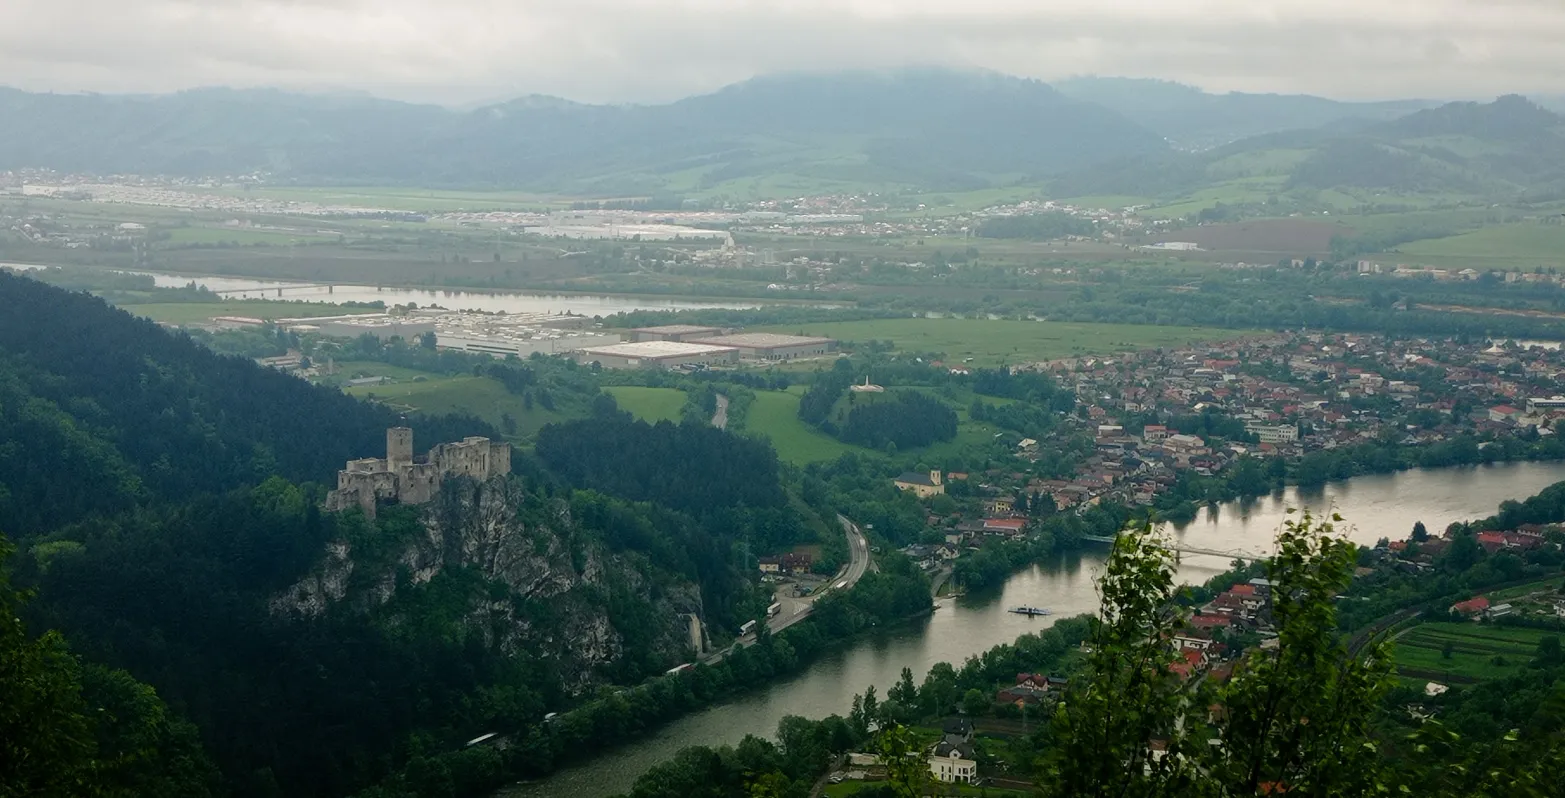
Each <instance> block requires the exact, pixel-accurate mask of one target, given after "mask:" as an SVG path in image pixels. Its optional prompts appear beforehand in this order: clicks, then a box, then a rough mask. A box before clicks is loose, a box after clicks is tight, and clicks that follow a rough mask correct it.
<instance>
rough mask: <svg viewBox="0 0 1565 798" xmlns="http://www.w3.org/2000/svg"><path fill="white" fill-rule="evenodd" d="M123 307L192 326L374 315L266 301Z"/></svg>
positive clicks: (363, 310)
mask: <svg viewBox="0 0 1565 798" xmlns="http://www.w3.org/2000/svg"><path fill="white" fill-rule="evenodd" d="M120 307H122V308H124V309H125V310H128V311H130V312H131V313H134V314H136V315H137V316H145V317H147V318H149V319H152V320H153V321H161V322H167V323H169V324H193V323H197V322H203V321H206V320H208V319H210V318H212V317H213V316H246V317H249V318H252V319H266V320H268V321H270V320H272V319H293V318H303V317H314V316H341V315H344V314H347V313H374V312H375V311H373V310H368V309H366V308H345V307H343V306H341V305H323V304H321V303H318V302H272V301H268V300H264V299H234V300H230V301H228V302H149V303H147V304H144V305H141V304H123V305H121V306H120Z"/></svg>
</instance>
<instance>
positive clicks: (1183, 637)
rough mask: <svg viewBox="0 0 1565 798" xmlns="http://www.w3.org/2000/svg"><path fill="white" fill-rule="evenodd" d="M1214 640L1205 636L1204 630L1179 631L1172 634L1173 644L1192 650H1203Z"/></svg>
mask: <svg viewBox="0 0 1565 798" xmlns="http://www.w3.org/2000/svg"><path fill="white" fill-rule="evenodd" d="M1214 642H1216V641H1214V640H1212V638H1210V637H1207V636H1206V633H1205V632H1181V633H1179V634H1176V635H1174V645H1176V646H1179V647H1180V648H1184V649H1190V650H1192V651H1205V650H1207V649H1209V648H1211V647H1212V644H1213V643H1214Z"/></svg>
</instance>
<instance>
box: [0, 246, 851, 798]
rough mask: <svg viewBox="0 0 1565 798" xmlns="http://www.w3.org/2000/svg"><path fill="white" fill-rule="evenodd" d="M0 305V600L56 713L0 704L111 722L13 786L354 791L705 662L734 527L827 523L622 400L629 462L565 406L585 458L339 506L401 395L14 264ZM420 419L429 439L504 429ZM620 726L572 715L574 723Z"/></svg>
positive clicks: (750, 460)
mask: <svg viewBox="0 0 1565 798" xmlns="http://www.w3.org/2000/svg"><path fill="white" fill-rule="evenodd" d="M0 303H3V304H4V306H5V307H6V308H7V312H6V314H5V315H3V316H0V533H4V534H5V536H6V537H0V554H3V553H4V551H3V550H4V548H5V546H7V545H9V544H7V543H6V540H7V539H9V540H10V541H14V543H15V549H16V554H15V556H13V557H11V558H10V561H9V562H7V563H6V564H5V565H4V568H5V572H4V576H5V577H6V578H8V579H10V580H11V581H10V582H7V581H6V578H0V615H4V616H5V617H8V618H15V617H17V616H19V617H20V618H21V621H20V622H18V623H14V624H10V625H8V626H6V627H5V629H3V630H0V631H3V632H4V639H3V641H0V642H3V643H4V649H3V650H0V660H3V663H0V664H3V665H4V668H5V670H3V671H0V672H3V673H4V674H6V678H7V679H8V680H9V679H10V678H11V674H13V673H16V674H25V675H26V676H25V678H29V679H32V678H34V677H33V676H32V675H31V674H34V673H35V672H36V673H37V674H39V675H38V676H37V679H38V681H37V684H38V686H39V689H38V695H37V696H29V698H28V699H27V700H28V701H29V702H31V703H30V704H29V705H37V706H39V707H43V706H46V705H48V706H53V707H56V708H58V712H59V713H60V714H59V717H58V718H56V719H55V720H50V718H52V717H55V716H52V715H40V716H39V717H38V718H23V717H11V716H10V715H5V716H4V717H0V733H3V734H4V736H6V737H7V738H13V736H14V739H26V735H28V734H30V732H29V731H28V729H30V728H32V726H29V725H27V723H33V722H35V723H38V724H49V723H56V724H64V723H66V722H67V721H66V720H64V718H70V720H69V723H71V724H76V727H79V729H80V730H81V733H82V734H85V735H90V736H92V737H93V738H94V740H95V742H93V743H91V744H88V743H86V742H83V744H82V745H79V746H76V747H74V748H69V749H68V750H67V749H66V748H62V749H61V750H60V751H59V759H58V765H59V766H58V768H56V769H55V770H57V771H58V772H54V771H51V770H50V769H48V768H43V769H36V768H35V769H34V770H31V771H28V772H26V773H16V774H13V773H12V772H11V771H8V770H6V769H5V768H6V767H7V765H6V764H5V763H0V784H10V783H24V784H32V785H35V786H36V789H35V790H33V791H34V792H38V791H43V792H45V793H47V792H48V789H53V787H48V788H47V789H46V787H47V786H48V785H52V784H54V783H56V782H68V783H70V784H75V785H76V786H77V787H81V790H80V791H77V790H69V789H68V790H65V791H64V792H61V791H59V790H56V791H55V792H54V793H53V794H62V795H64V794H72V795H74V794H93V793H94V792H95V791H97V790H98V786H97V785H100V784H104V783H109V782H112V783H113V784H114V785H118V788H122V789H123V790H124V791H123V792H121V793H113V794H125V795H153V794H156V795H160V796H186V795H189V796H196V795H212V794H231V795H239V796H281V795H288V796H334V795H345V794H349V793H352V792H355V791H358V790H362V789H365V788H367V787H369V786H370V785H372V784H374V783H376V782H379V781H381V780H383V779H385V778H386V777H387V776H388V775H389V774H392V773H398V772H401V771H403V770H404V769H410V771H411V772H417V771H418V768H419V767H420V766H419V765H418V763H419V762H420V761H421V757H425V756H434V755H439V754H444V753H447V752H451V751H456V750H460V749H461V744H462V743H463V742H464V741H465V740H468V739H471V738H473V737H476V736H478V735H480V734H484V733H487V732H491V731H494V732H503V733H506V734H533V733H534V732H535V731H536V728H537V724H538V723H539V722H540V720H541V719H542V717H543V715H544V714H546V713H548V712H550V711H557V710H565V709H568V708H569V707H571V706H572V705H574V704H577V703H578V702H580V701H582V700H584V698H585V697H587V696H590V695H591V693H592V691H593V690H594V689H595V688H596V687H597V686H599V685H603V684H610V683H613V684H622V685H630V684H636V683H638V682H640V681H641V680H643V679H644V678H646V677H648V676H652V675H657V674H661V673H662V672H663V671H665V670H666V669H667V668H668V667H670V666H671V665H673V664H677V663H679V662H683V661H687V660H688V659H689V658H690V657H691V656H692V654H691V651H690V644H689V636H688V617H690V616H692V615H693V616H696V617H700V618H702V619H703V620H705V621H706V622H707V624H708V626H709V628H711V629H712V630H714V632H713V634H715V635H719V636H721V637H726V636H727V635H728V634H731V631H729V630H732V629H735V628H737V626H738V625H739V623H740V622H741V621H742V620H743V619H745V618H750V617H755V615H757V614H758V613H761V612H762V611H763V610H764V607H765V606H766V604H767V603H768V602H769V601H770V599H769V598H768V597H767V595H766V594H765V593H763V592H761V591H758V590H755V589H753V588H752V585H751V580H750V578H748V573H749V572H748V570H747V569H746V568H745V564H746V563H745V560H744V559H743V558H742V557H738V556H736V554H737V552H738V548H737V544H738V542H739V541H752V542H753V545H755V546H757V547H760V546H763V545H767V546H770V545H781V544H785V543H788V542H791V541H792V540H794V539H795V538H797V537H798V536H800V535H801V534H802V535H814V534H815V532H814V531H813V529H818V528H820V527H821V522H820V520H819V519H818V518H815V517H813V516H814V511H813V510H811V509H810V508H808V507H806V506H804V505H803V504H802V503H800V502H799V501H797V500H796V499H790V498H789V492H788V491H787V490H785V489H784V486H783V484H782V478H783V477H782V475H781V474H779V469H778V466H777V461H776V456H775V455H774V454H773V453H772V452H771V451H770V449H768V448H766V447H765V446H763V445H758V444H754V443H753V442H750V441H746V440H743V439H739V438H736V437H734V436H730V435H727V434H725V433H722V432H720V431H717V430H713V429H711V428H710V427H707V426H704V425H699V426H693V427H674V426H664V427H658V428H651V427H647V426H646V425H644V424H635V423H632V422H629V421H628V419H626V420H622V419H621V417H620V416H619V414H618V413H617V411H615V410H614V408H613V407H612V402H609V403H608V406H606V407H605V408H602V411H601V412H602V413H604V414H607V416H610V417H604V418H600V419H597V420H595V421H594V422H592V424H593V425H596V428H597V430H599V431H602V430H609V431H610V432H611V433H614V434H615V435H619V436H620V441H621V442H622V443H623V442H625V441H627V440H630V438H631V437H634V436H637V435H639V436H641V437H642V438H646V440H644V441H641V442H640V444H639V445H638V448H636V449H635V450H636V451H639V452H641V453H643V454H645V455H647V459H644V460H643V461H642V464H643V466H645V467H644V468H641V469H639V470H634V471H626V472H623V473H621V472H619V471H617V470H616V469H614V468H613V467H612V464H613V459H612V458H613V456H614V455H613V450H612V445H613V441H612V440H608V439H605V438H603V437H602V436H601V435H593V434H590V433H591V432H593V427H591V426H589V427H573V428H565V429H561V430H555V431H551V432H550V433H549V435H547V436H545V437H546V438H548V439H549V440H551V441H553V442H554V444H555V445H556V446H557V447H559V448H560V450H561V451H568V452H576V453H578V459H579V462H577V463H576V465H570V464H569V463H567V462H565V461H556V464H558V465H559V466H560V468H559V470H558V471H556V470H554V469H551V468H550V467H549V466H550V465H551V464H549V463H542V462H539V461H537V460H535V459H533V458H531V457H529V456H527V455H526V454H524V453H518V454H517V456H516V457H515V458H514V459H515V466H514V472H515V473H514V474H513V476H511V477H510V478H503V477H497V478H494V479H491V480H489V481H488V482H485V483H482V484H480V483H476V482H474V481H472V480H469V479H466V478H461V479H449V480H447V481H446V483H445V484H444V485H443V486H442V487H441V489H440V491H439V493H438V494H437V496H436V497H435V500H434V501H432V502H430V503H429V504H425V505H420V506H409V505H401V506H399V505H387V506H383V507H381V508H380V510H379V512H378V513H377V515H376V517H375V518H373V519H371V518H368V517H366V516H365V515H364V514H363V513H362V512H360V511H359V510H357V509H354V510H351V511H348V512H345V513H327V512H323V511H322V510H321V504H322V499H323V498H324V492H325V485H323V484H322V483H327V482H330V481H332V478H333V477H334V475H335V472H336V470H337V469H338V468H341V466H342V463H343V462H344V461H346V460H348V459H350V458H358V457H365V456H374V455H377V454H380V453H382V452H383V451H384V446H385V428H386V427H387V426H388V425H391V424H393V423H397V422H398V421H404V420H403V419H399V418H397V417H396V416H394V415H392V414H391V413H390V412H389V411H387V410H385V409H383V408H381V407H379V406H377V405H374V404H371V403H366V402H361V401H359V400H357V399H354V398H351V397H348V396H346V395H344V394H342V393H340V392H338V391H336V390H335V389H330V388H323V387H315V386H311V385H309V384H307V383H305V382H303V381H300V380H298V379H296V378H293V377H290V376H287V375H284V374H282V373H279V372H275V371H271V370H265V369H262V368H260V367H258V366H257V365H256V364H254V363H253V362H251V361H249V360H246V359H243V358H234V357H226V356H221V355H217V354H214V353H213V352H211V351H209V350H207V349H206V348H204V347H202V346H200V345H198V344H197V343H195V342H193V341H191V340H189V339H188V338H185V337H183V336H182V335H180V334H175V333H170V332H167V331H164V330H162V329H160V328H158V327H157V326H155V325H153V324H151V323H150V322H146V321H144V320H140V319H136V318H133V317H132V316H130V315H129V314H126V313H124V312H121V311H119V310H115V309H112V308H110V307H109V306H107V305H106V304H104V303H103V302H102V301H100V300H97V299H94V298H92V297H89V296H87V295H85V294H75V293H69V292H66V291H63V290H61V289H58V288H53V287H50V286H46V285H44V284H42V283H38V282H34V281H31V280H28V279H25V278H21V277H16V276H10V275H6V274H0ZM405 422H406V423H408V424H409V425H411V426H413V427H414V428H415V431H416V435H417V441H418V444H419V445H418V448H419V449H423V448H425V447H426V446H429V445H433V444H434V443H437V442H439V441H443V440H451V439H456V438H460V437H463V436H466V435H474V434H481V435H494V434H495V433H494V431H493V430H490V429H489V428H488V427H487V426H486V425H484V424H482V423H481V422H478V421H475V420H473V419H469V418H425V417H413V418H408V419H405ZM578 437H580V440H579V441H578V440H576V439H577V438H578ZM631 443H632V444H633V445H634V444H636V442H635V441H631ZM601 456H609V457H610V458H611V459H609V460H607V461H600V460H597V458H599V457H601ZM581 458H585V459H581ZM670 463H680V464H686V465H684V471H679V470H677V469H671V468H669V467H668V464H670ZM702 469H705V470H704V471H703V470H702ZM670 475H672V476H673V478H674V481H672V482H665V483H664V484H662V485H661V486H658V485H657V482H656V480H655V479H654V478H655V477H657V476H662V477H668V476H670ZM627 478H632V479H637V480H642V481H644V482H645V483H646V485H647V486H648V487H645V488H636V487H635V486H634V485H633V484H632V483H630V482H626V481H625V480H626V479H627ZM681 478H684V479H688V480H690V481H691V482H703V483H705V484H708V485H710V489H711V490H713V491H720V492H721V493H722V494H723V496H721V497H720V496H718V495H716V494H712V495H708V496H706V498H711V499H712V504H711V505H710V506H709V507H708V506H707V505H705V504H691V502H690V498H691V497H692V496H694V497H696V498H702V494H696V493H687V492H686V491H685V490H684V489H683V487H682V484H683V483H681V482H680V479H681ZM593 488H595V489H596V490H591V489H593ZM611 494H613V495H611ZM724 497H726V498H724ZM0 559H3V557H0ZM13 582H14V584H15V586H16V587H17V588H20V589H22V590H25V591H32V592H34V593H35V595H34V596H33V597H32V598H31V599H30V600H24V598H25V597H24V595H23V594H21V593H16V592H14V591H12V589H11V587H10V586H9V585H10V584H11V583H13ZM24 624H25V630H26V631H24V626H23V625H24ZM46 630H53V631H51V632H50V633H49V634H48V635H45V636H44V637H42V638H41V639H40V638H37V637H36V636H37V635H39V634H41V633H44V632H45V631H46ZM67 647H68V651H69V652H70V653H67ZM77 656H79V657H80V658H81V659H80V660H77V659H75V658H74V657H77ZM119 669H123V670H119ZM17 678H23V676H21V675H19V676H18V677H17ZM138 680H139V681H138ZM154 691H155V692H154ZM165 702H166V703H165ZM98 708H101V709H98ZM49 711H55V710H54V709H51V710H49ZM669 711H675V710H672V709H671V710H669ZM0 714H3V713H0ZM24 721H26V722H24ZM635 722H638V723H640V722H646V718H642V717H639V716H638V717H636V718H635ZM54 728H56V729H60V728H65V726H60V725H56V726H55V727H54ZM621 733H622V730H617V729H616V730H611V729H601V730H598V729H583V730H580V734H577V735H576V736H574V737H571V738H570V739H571V740H574V742H572V743H571V745H573V746H577V747H578V748H580V749H581V750H587V749H590V748H592V747H594V746H595V745H597V744H602V743H606V742H610V741H612V740H615V739H618V738H619V736H620V735H621ZM15 735H21V736H15ZM552 739H553V738H547V737H539V738H536V739H534V740H533V742H532V743H529V744H528V747H527V748H526V750H525V751H521V752H520V753H519V754H518V758H517V761H515V762H513V763H511V764H510V765H509V766H510V767H512V768H515V769H516V770H517V772H529V773H543V772H548V770H550V769H551V768H552V767H553V766H554V763H555V762H556V761H560V760H565V759H569V758H570V757H572V756H575V755H577V754H578V753H579V751H578V750H574V749H573V750H565V749H556V748H555V747H554V743H553V742H551V740H552ZM560 739H565V738H560ZM117 752H123V753H124V755H123V756H121V755H120V753H117ZM480 764H481V763H480ZM474 767H475V768H477V767H479V765H474ZM486 772H489V771H486ZM51 774H53V775H51ZM13 775H14V777H15V778H16V779H19V780H20V781H17V782H12V781H10V780H9V779H12V778H13ZM446 778H447V779H448V780H449V779H450V778H452V777H451V776H449V775H448V776H447V777H446ZM484 778H493V773H492V772H489V775H488V776H485V777H484ZM51 779H52V781H51ZM84 785H92V787H91V788H90V789H89V788H88V787H86V786H84ZM104 789H107V788H104Z"/></svg>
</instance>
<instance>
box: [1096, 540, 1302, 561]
mask: <svg viewBox="0 0 1565 798" xmlns="http://www.w3.org/2000/svg"><path fill="white" fill-rule="evenodd" d="M1082 540H1090V541H1092V542H1094V543H1107V544H1110V545H1113V543H1114V538H1109V537H1101V536H1098V535H1087V536H1085V537H1083V538H1082ZM1168 548H1169V549H1170V550H1171V551H1176V552H1178V553H1180V554H1205V555H1208V556H1211V557H1226V558H1227V559H1230V560H1264V559H1266V558H1267V557H1270V556H1271V555H1270V554H1257V553H1255V552H1250V551H1245V550H1244V549H1207V548H1202V547H1200V546H1186V545H1184V544H1183V543H1175V544H1172V545H1170V546H1169V547H1168Z"/></svg>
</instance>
